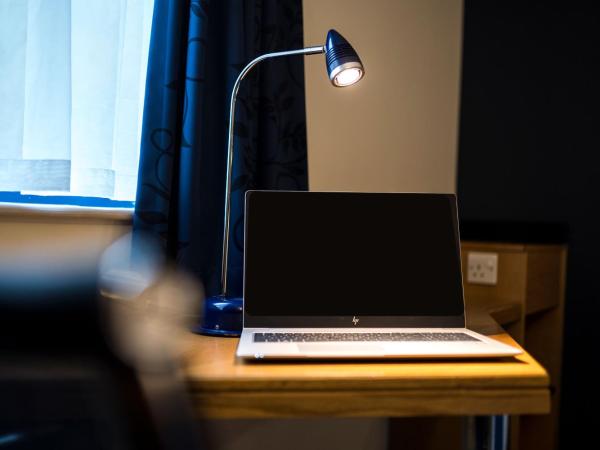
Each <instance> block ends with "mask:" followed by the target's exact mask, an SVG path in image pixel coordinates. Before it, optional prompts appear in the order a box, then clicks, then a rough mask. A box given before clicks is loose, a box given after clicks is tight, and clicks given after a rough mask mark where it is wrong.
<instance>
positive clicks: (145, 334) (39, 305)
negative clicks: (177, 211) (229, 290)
mask: <svg viewBox="0 0 600 450" xmlns="http://www.w3.org/2000/svg"><path fill="white" fill-rule="evenodd" d="M85 247H86V246H85V243H81V245H80V246H79V248H85ZM156 249H157V248H156V247H155V246H154V245H153V244H152V243H151V242H150V241H148V240H147V239H146V238H144V237H140V236H136V238H135V239H132V238H131V237H127V238H124V239H122V240H120V241H119V242H117V243H115V244H113V245H112V246H111V247H110V248H109V249H108V250H107V252H105V254H104V255H103V256H102V258H101V259H100V260H99V259H98V258H97V257H95V256H93V255H89V254H88V255H86V254H85V253H82V252H80V251H79V252H73V251H68V250H65V251H64V252H60V251H58V252H57V251H52V252H51V253H52V254H53V255H56V256H53V257H51V258H50V257H43V256H42V255H44V253H45V252H44V251H43V249H37V250H35V251H31V252H27V251H23V252H20V253H19V254H15V255H4V254H3V255H2V256H0V361H1V362H0V364H1V366H0V367H1V368H0V448H2V449H4V448H6V449H25V448H27V449H31V448H33V449H36V448H40V449H42V448H43V449H61V450H64V449H66V450H68V449H82V448H85V449H198V448H207V446H206V442H204V443H203V444H204V445H203V446H202V445H200V444H201V443H200V441H199V439H198V436H206V434H205V433H202V434H199V433H198V429H197V425H199V423H197V422H196V421H195V420H194V418H193V415H192V409H191V407H190V404H189V403H188V400H187V395H186V391H185V387H184V385H183V383H182V380H181V377H180V375H179V368H178V363H177V361H178V356H179V352H180V351H182V349H183V347H182V345H183V344H184V343H185V340H186V336H187V335H188V333H187V328H188V320H189V319H190V318H191V319H193V318H194V317H196V314H195V311H192V310H190V306H189V305H192V304H194V303H195V304H197V298H198V297H201V296H202V295H201V289H200V288H199V287H198V286H197V285H195V284H193V283H192V282H191V281H190V280H189V279H188V278H187V277H185V276H184V275H182V274H180V273H175V272H173V271H170V270H169V269H168V268H167V267H166V266H165V265H164V263H163V261H162V260H161V258H160V257H159V255H160V252H158V251H156ZM54 250H56V248H55V249H54Z"/></svg>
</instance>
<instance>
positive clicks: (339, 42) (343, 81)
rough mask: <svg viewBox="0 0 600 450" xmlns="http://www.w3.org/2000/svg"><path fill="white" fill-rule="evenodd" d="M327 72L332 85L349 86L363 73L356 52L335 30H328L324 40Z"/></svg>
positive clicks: (363, 70)
mask: <svg viewBox="0 0 600 450" xmlns="http://www.w3.org/2000/svg"><path fill="white" fill-rule="evenodd" d="M325 63H326V64H327V74H328V75H329V79H330V80H331V83H333V85H334V86H337V87H344V86H350V85H351V84H354V83H356V82H357V81H358V80H360V79H361V78H362V77H363V75H364V74H365V69H364V67H363V65H362V62H361V60H360V58H359V57H358V53H356V50H354V48H352V46H351V45H350V43H349V42H348V41H347V40H346V39H344V37H343V36H342V35H341V34H340V33H338V32H337V31H335V30H329V33H327V40H326V42H325Z"/></svg>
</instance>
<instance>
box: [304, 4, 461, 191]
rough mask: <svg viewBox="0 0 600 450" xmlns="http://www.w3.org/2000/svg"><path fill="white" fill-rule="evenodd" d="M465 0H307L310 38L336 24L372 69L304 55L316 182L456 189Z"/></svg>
mask: <svg viewBox="0 0 600 450" xmlns="http://www.w3.org/2000/svg"><path fill="white" fill-rule="evenodd" d="M462 10H463V5H462V0H370V1H365V0H304V42H305V44H306V45H318V44H321V43H323V42H324V39H325V35H326V33H327V30H329V29H330V28H335V29H336V30H337V31H339V32H340V33H341V34H342V35H343V36H344V37H345V38H346V39H348V41H349V42H350V43H351V44H352V45H353V47H354V48H355V49H356V51H357V52H358V53H359V55H360V57H361V59H362V61H363V64H364V66H365V77H364V78H363V79H362V80H361V81H360V82H359V83H358V84H356V85H354V86H351V87H348V88H334V87H332V85H331V84H330V82H329V80H328V78H327V72H326V70H325V62H324V58H323V57H322V56H310V57H307V58H306V59H305V75H306V114H307V121H308V123H307V127H308V151H309V180H310V189H311V190H353V191H384V192H386V191H413V192H420V191H422V192H454V191H455V179H456V161H457V134H458V133H457V127H458V102H459V80H460V66H461V45H462Z"/></svg>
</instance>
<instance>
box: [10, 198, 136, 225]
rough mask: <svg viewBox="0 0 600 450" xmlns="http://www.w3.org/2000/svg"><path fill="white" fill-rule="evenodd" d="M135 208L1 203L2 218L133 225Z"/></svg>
mask: <svg viewBox="0 0 600 450" xmlns="http://www.w3.org/2000/svg"><path fill="white" fill-rule="evenodd" d="M132 217H133V209H130V208H92V207H85V206H71V205H39V204H30V203H0V220H5V219H6V220H23V219H25V220H35V221H51V222H91V223H111V224H122V225H131V223H132Z"/></svg>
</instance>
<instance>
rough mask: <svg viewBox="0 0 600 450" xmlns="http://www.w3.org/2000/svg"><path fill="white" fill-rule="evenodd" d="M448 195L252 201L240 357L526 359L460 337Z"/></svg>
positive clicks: (281, 196) (456, 255)
mask: <svg viewBox="0 0 600 450" xmlns="http://www.w3.org/2000/svg"><path fill="white" fill-rule="evenodd" d="M459 242H460V241H459V235H458V218H457V207H456V197H455V196H454V195H452V194H405V193H385V194H383V193H382V194H380V193H351V192H290V191H249V192H247V193H246V227H245V244H244V247H245V256H244V258H245V264H244V328H243V332H242V336H241V338H240V342H239V345H238V349H237V355H238V356H240V357H242V358H252V359H255V358H256V359H262V358H453V357H458V358H465V357H478V358H479V357H499V356H511V355H517V354H519V353H521V351H520V350H519V349H517V348H514V347H511V346H508V345H504V344H502V343H499V342H497V341H495V340H492V339H489V338H487V337H485V336H483V335H481V334H478V333H475V332H473V331H471V330H468V329H466V328H465V307H464V298H463V287H462V276H461V263H460V243H459Z"/></svg>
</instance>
